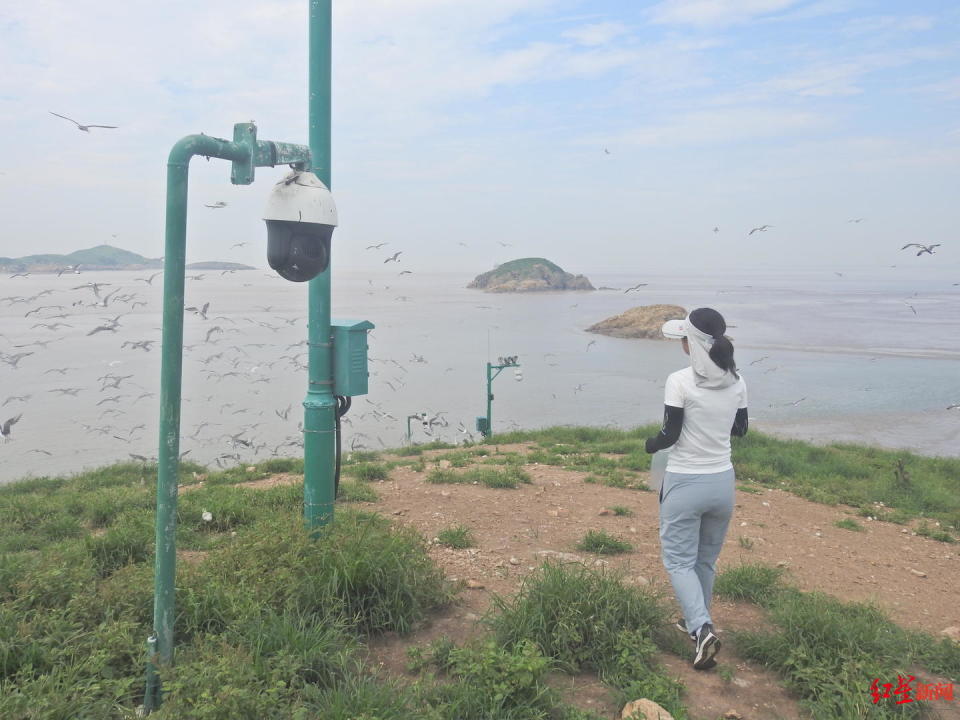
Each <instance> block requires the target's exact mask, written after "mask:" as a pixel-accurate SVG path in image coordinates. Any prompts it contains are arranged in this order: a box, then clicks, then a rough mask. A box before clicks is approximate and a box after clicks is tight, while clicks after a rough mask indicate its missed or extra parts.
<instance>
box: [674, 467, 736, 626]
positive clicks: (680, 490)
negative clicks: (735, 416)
mask: <svg viewBox="0 0 960 720" xmlns="http://www.w3.org/2000/svg"><path fill="white" fill-rule="evenodd" d="M734 483H735V476H734V472H733V470H732V469H730V470H724V471H723V472H718V473H710V474H703V475H690V474H686V473H674V472H668V473H667V474H666V475H665V476H664V478H663V489H662V490H661V491H660V549H661V556H662V558H663V566H664V567H665V568H666V570H667V572H668V573H669V575H670V582H671V583H672V584H673V591H674V592H675V593H676V594H677V600H678V601H679V602H680V608H681V609H682V610H683V618H684V621H685V622H686V624H687V629H688V630H689V631H691V632H695V631H697V630H698V629H699V628H700V626H701V625H703V624H704V623H708V622H712V620H711V619H710V601H711V599H712V598H713V578H714V575H715V567H714V563H716V561H717V556H718V555H720V548H722V547H723V539H724V537H726V534H727V526H728V525H729V524H730V517H731V516H732V515H733V493H734Z"/></svg>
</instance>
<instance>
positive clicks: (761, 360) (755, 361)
mask: <svg viewBox="0 0 960 720" xmlns="http://www.w3.org/2000/svg"><path fill="white" fill-rule="evenodd" d="M769 357H770V356H769V355H764V356H763V357H762V358H760V359H759V360H754V361H753V362H751V363H750V364H751V365H756V364H757V363H761V362H763V361H764V360H766V359H767V358H769Z"/></svg>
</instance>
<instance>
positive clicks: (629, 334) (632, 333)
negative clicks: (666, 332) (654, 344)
mask: <svg viewBox="0 0 960 720" xmlns="http://www.w3.org/2000/svg"><path fill="white" fill-rule="evenodd" d="M686 316H687V311H686V310H684V309H683V308H682V307H680V306H679V305H640V306H639V307H634V308H630V309H629V310H627V311H626V312H623V313H620V314H619V315H615V316H613V317H610V318H607V319H606V320H602V321H601V322H598V323H597V324H596V325H591V326H590V327H588V328H587V332H591V333H597V334H598V335H609V336H610V337H618V338H645V339H648V340H663V339H664V337H663V334H662V333H661V332H660V328H661V327H663V324H664V323H665V322H666V321H667V320H683V319H684V318H685V317H686Z"/></svg>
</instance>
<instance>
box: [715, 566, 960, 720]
mask: <svg viewBox="0 0 960 720" xmlns="http://www.w3.org/2000/svg"><path fill="white" fill-rule="evenodd" d="M780 576H781V573H780V572H779V570H777V569H774V568H769V567H764V566H762V565H749V566H741V567H739V568H733V569H731V570H728V571H725V572H723V573H721V574H720V575H719V576H718V577H717V581H716V586H715V588H716V591H717V594H718V595H720V596H724V597H727V598H730V599H735V600H750V601H754V602H759V603H760V604H761V605H763V606H764V607H765V608H766V609H767V611H768V615H769V618H770V622H771V623H772V624H773V625H774V627H775V629H774V630H773V631H754V630H751V631H733V632H732V633H731V634H732V636H733V642H734V645H735V647H736V649H737V652H738V653H739V654H741V655H743V656H744V657H746V658H748V659H750V660H753V661H756V662H759V663H762V664H763V665H765V666H766V667H769V668H772V669H774V670H775V671H777V672H778V673H780V675H781V676H782V677H783V679H784V681H785V682H786V685H787V687H788V688H790V689H791V690H794V691H795V692H797V693H798V694H799V695H800V696H801V697H802V699H803V700H802V704H803V705H804V706H805V707H806V708H807V709H808V710H809V711H810V712H811V713H812V714H813V716H814V717H837V718H840V717H843V718H847V717H849V718H859V717H871V718H872V717H878V718H895V717H896V718H900V717H921V716H922V714H923V713H924V711H925V710H926V709H930V708H924V705H925V703H922V702H915V703H911V704H909V705H906V704H903V705H896V704H895V699H890V700H889V701H888V700H881V701H880V704H878V705H874V704H873V702H872V698H871V696H870V693H869V687H870V683H871V682H872V680H873V679H874V678H879V679H880V682H881V683H883V682H896V678H897V676H898V675H902V676H904V677H906V676H907V675H908V674H909V672H908V668H910V667H914V666H917V665H919V666H922V667H925V668H927V670H929V671H930V672H931V673H937V674H943V675H946V676H948V677H957V676H958V674H960V647H957V646H956V645H955V644H953V643H951V642H950V641H949V640H947V639H946V638H942V639H939V640H938V639H936V638H933V637H932V636H930V635H927V634H925V633H918V632H915V631H907V630H903V629H902V628H899V627H897V626H896V625H894V624H893V623H891V622H890V621H889V620H888V619H887V618H886V616H884V614H883V613H882V612H881V611H880V610H879V609H878V608H876V607H875V606H872V605H867V604H862V603H845V602H842V601H840V600H837V599H836V598H832V597H830V596H828V595H825V594H823V593H819V592H809V593H808V592H801V591H799V590H797V589H795V588H793V587H790V586H787V585H784V584H781V582H780Z"/></svg>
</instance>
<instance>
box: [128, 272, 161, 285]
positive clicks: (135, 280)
mask: <svg viewBox="0 0 960 720" xmlns="http://www.w3.org/2000/svg"><path fill="white" fill-rule="evenodd" d="M162 274H163V270H161V271H160V272H155V273H154V274H153V275H151V276H150V277H145V278H134V279H133V281H134V282H145V283H146V284H147V285H153V281H154V279H155V278H156V277H157V275H162Z"/></svg>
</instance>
